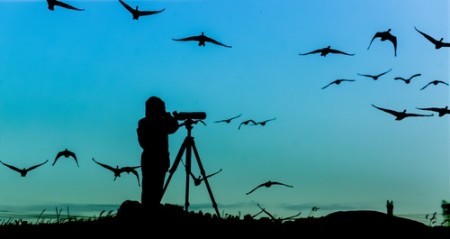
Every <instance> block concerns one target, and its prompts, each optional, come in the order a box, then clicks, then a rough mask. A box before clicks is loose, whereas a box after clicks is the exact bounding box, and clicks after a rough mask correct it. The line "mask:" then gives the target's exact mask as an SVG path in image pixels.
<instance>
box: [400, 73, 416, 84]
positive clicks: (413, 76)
mask: <svg viewBox="0 0 450 239" xmlns="http://www.w3.org/2000/svg"><path fill="white" fill-rule="evenodd" d="M421 75H422V74H420V73H418V74H414V75H412V76H410V77H409V78H403V77H400V76H398V77H395V78H394V80H402V81H404V82H405V83H406V84H409V83H411V80H412V79H413V78H415V77H418V76H421Z"/></svg>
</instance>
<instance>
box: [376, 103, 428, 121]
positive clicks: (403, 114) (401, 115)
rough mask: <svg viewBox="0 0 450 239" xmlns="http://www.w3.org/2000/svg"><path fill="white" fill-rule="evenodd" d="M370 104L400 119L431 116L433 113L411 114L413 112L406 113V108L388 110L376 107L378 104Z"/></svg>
mask: <svg viewBox="0 0 450 239" xmlns="http://www.w3.org/2000/svg"><path fill="white" fill-rule="evenodd" d="M372 106H373V107H375V108H377V109H379V110H382V111H384V112H386V113H389V114H391V115H394V116H395V120H402V119H404V118H406V117H421V116H427V117H429V116H433V114H431V115H424V114H413V113H406V110H403V111H394V110H390V109H385V108H381V107H378V106H375V105H372Z"/></svg>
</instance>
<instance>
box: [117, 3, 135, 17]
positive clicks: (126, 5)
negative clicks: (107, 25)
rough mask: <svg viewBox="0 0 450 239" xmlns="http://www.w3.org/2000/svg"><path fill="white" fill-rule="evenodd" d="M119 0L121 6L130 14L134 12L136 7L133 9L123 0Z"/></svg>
mask: <svg viewBox="0 0 450 239" xmlns="http://www.w3.org/2000/svg"><path fill="white" fill-rule="evenodd" d="M119 2H120V3H121V4H122V6H124V7H125V8H126V9H127V10H128V11H129V12H131V13H132V14H134V12H136V9H134V8H132V7H131V6H130V5H128V4H126V3H125V2H124V1H122V0H119Z"/></svg>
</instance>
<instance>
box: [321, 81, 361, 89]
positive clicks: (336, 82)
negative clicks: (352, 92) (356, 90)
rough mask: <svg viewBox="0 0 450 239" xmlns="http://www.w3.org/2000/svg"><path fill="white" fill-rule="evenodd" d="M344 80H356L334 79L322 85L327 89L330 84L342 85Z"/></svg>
mask: <svg viewBox="0 0 450 239" xmlns="http://www.w3.org/2000/svg"><path fill="white" fill-rule="evenodd" d="M344 81H350V82H353V81H355V80H353V79H337V80H334V81H332V82H330V83H329V84H328V85H326V86H324V87H322V90H323V89H325V88H327V87H328V86H330V85H332V84H336V85H340V84H341V83H342V82H344Z"/></svg>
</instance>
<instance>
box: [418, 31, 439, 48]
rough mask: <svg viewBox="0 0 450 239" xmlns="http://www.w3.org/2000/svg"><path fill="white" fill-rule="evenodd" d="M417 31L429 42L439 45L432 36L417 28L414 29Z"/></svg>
mask: <svg viewBox="0 0 450 239" xmlns="http://www.w3.org/2000/svg"><path fill="white" fill-rule="evenodd" d="M414 28H415V29H416V31H417V32H419V33H420V34H421V35H422V36H424V37H425V38H426V39H427V40H428V41H430V42H432V43H433V44H435V45H436V44H438V41H437V40H436V39H434V38H433V37H431V36H430V35H428V34H426V33H424V32H422V31H419V29H417V27H414Z"/></svg>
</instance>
